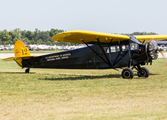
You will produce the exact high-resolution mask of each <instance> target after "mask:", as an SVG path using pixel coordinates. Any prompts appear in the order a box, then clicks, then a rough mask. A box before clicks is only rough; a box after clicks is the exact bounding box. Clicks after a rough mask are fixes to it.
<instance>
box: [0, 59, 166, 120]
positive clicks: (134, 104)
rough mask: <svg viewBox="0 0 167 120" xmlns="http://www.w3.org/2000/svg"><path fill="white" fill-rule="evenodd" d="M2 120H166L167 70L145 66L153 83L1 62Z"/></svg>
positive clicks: (116, 75)
mask: <svg viewBox="0 0 167 120" xmlns="http://www.w3.org/2000/svg"><path fill="white" fill-rule="evenodd" d="M0 66H1V67H0V118H1V119H49V120H50V119H51V120H52V119H58V120H59V119H63V120H78V119H79V120H80V119H81V120H85V119H86V120H87V119H98V120H103V119H104V120H106V119H107V120H110V119H122V120H124V119H128V120H129V119H134V120H136V119H151V120H153V119H154V120H161V119H167V66H165V63H164V60H163V59H158V60H156V61H154V62H153V65H152V66H150V65H149V66H145V67H147V68H148V69H149V70H150V76H149V78H138V77H137V75H136V74H135V76H134V78H133V79H130V80H127V79H122V77H121V73H120V72H118V71H115V70H112V69H107V70H65V69H31V70H30V74H25V73H24V70H25V69H21V68H20V67H18V66H17V64H15V62H14V61H12V62H3V61H1V62H0Z"/></svg>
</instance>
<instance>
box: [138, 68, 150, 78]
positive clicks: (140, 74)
mask: <svg viewBox="0 0 167 120" xmlns="http://www.w3.org/2000/svg"><path fill="white" fill-rule="evenodd" d="M137 75H138V77H148V76H149V70H148V69H147V68H145V67H142V68H141V72H139V71H138V72H137Z"/></svg>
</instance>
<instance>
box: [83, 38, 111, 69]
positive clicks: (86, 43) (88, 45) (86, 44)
mask: <svg viewBox="0 0 167 120" xmlns="http://www.w3.org/2000/svg"><path fill="white" fill-rule="evenodd" d="M81 41H82V42H83V43H85V45H86V46H87V47H89V48H90V49H91V50H92V51H93V52H94V53H95V54H96V55H97V56H99V57H100V58H101V59H102V60H103V61H104V62H105V63H107V64H108V65H109V66H112V65H111V63H110V62H107V61H106V60H105V59H104V58H103V57H101V56H100V55H99V54H98V53H97V52H96V51H95V50H94V49H92V48H91V47H90V46H89V45H88V44H87V43H86V42H84V41H83V40H81ZM101 49H103V47H102V48H101ZM103 50H104V49H103ZM104 53H105V51H104Z"/></svg>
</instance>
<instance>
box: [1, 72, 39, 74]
mask: <svg viewBox="0 0 167 120" xmlns="http://www.w3.org/2000/svg"><path fill="white" fill-rule="evenodd" d="M35 73H36V72H31V73H29V74H35ZM0 74H27V73H24V72H0Z"/></svg>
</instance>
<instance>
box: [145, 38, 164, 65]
mask: <svg viewBox="0 0 167 120" xmlns="http://www.w3.org/2000/svg"><path fill="white" fill-rule="evenodd" d="M146 46H147V56H148V60H156V59H157V58H158V54H159V53H160V54H161V55H162V57H163V59H164V62H165V63H166V66H167V61H166V58H165V56H164V54H163V52H162V51H164V49H163V48H160V47H158V45H157V43H156V41H155V40H154V38H152V39H151V40H150V42H149V43H147V45H146ZM148 60H147V61H148Z"/></svg>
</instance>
